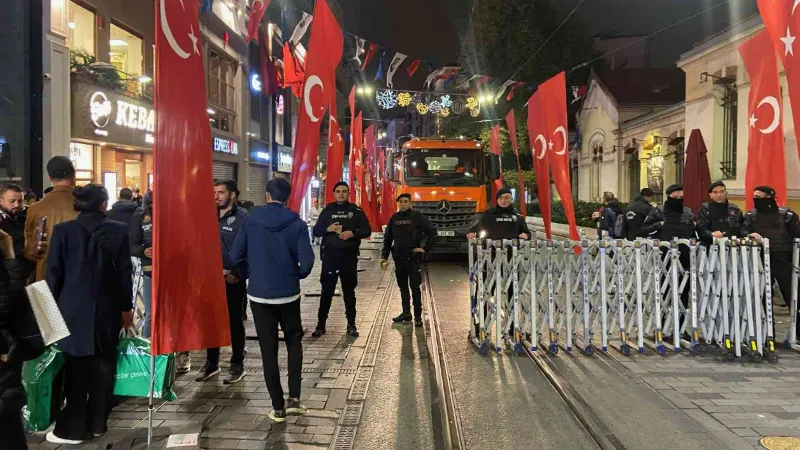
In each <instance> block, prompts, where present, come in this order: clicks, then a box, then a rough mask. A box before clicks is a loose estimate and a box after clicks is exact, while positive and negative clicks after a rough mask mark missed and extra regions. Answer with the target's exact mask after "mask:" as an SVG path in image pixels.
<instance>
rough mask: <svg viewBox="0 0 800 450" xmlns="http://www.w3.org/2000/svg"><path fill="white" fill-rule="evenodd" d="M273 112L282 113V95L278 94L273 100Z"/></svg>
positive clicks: (280, 114)
mask: <svg viewBox="0 0 800 450" xmlns="http://www.w3.org/2000/svg"><path fill="white" fill-rule="evenodd" d="M275 112H276V113H277V114H278V115H279V116H282V115H283V95H279V96H278V99H277V100H275Z"/></svg>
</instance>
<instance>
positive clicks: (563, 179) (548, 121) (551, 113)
mask: <svg viewBox="0 0 800 450" xmlns="http://www.w3.org/2000/svg"><path fill="white" fill-rule="evenodd" d="M533 95H534V96H536V95H538V96H540V97H541V98H542V106H543V110H542V111H543V115H544V126H545V128H544V130H545V131H546V132H548V134H547V135H545V137H546V138H547V139H548V141H547V149H548V150H547V152H548V155H547V156H548V158H549V160H550V169H551V170H552V171H553V182H554V183H555V185H556V191H558V196H559V197H561V204H562V205H563V206H564V213H565V214H566V216H567V221H568V222H569V236H570V239H572V240H575V241H577V240H578V238H579V237H578V227H577V224H576V223H575V207H574V205H573V203H572V186H571V185H570V181H569V152H568V151H567V147H568V146H569V141H568V139H567V81H566V77H565V76H564V72H561V73H559V74H558V75H556V76H554V77H553V78H550V79H549V80H547V81H545V82H544V83H542V85H541V86H539V90H538V91H536V93H535V94H533Z"/></svg>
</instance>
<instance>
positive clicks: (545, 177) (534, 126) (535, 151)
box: [528, 93, 553, 239]
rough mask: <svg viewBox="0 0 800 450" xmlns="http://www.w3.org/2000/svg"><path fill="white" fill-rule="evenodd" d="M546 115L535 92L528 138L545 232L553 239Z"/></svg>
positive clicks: (530, 103)
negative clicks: (543, 114) (543, 113)
mask: <svg viewBox="0 0 800 450" xmlns="http://www.w3.org/2000/svg"><path fill="white" fill-rule="evenodd" d="M546 134H548V133H547V132H546V131H545V126H544V116H542V98H541V97H540V96H538V95H536V94H535V93H534V94H533V95H532V96H531V98H530V99H528V139H529V140H530V146H531V156H532V157H533V171H534V173H535V174H536V190H537V197H538V199H539V210H540V211H541V213H542V221H543V222H544V232H545V235H546V236H547V239H552V237H553V234H552V232H551V226H550V223H551V216H550V167H549V164H548V160H549V158H548V157H547V139H545V137H544V136H545V135H546Z"/></svg>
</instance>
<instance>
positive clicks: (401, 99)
mask: <svg viewBox="0 0 800 450" xmlns="http://www.w3.org/2000/svg"><path fill="white" fill-rule="evenodd" d="M397 104H398V105H400V106H402V107H406V106H408V105H410V104H411V94H409V93H408V92H401V93H399V94H397Z"/></svg>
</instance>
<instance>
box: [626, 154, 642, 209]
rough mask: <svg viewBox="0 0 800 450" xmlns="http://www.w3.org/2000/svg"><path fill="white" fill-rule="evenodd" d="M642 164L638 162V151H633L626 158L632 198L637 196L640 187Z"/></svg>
mask: <svg viewBox="0 0 800 450" xmlns="http://www.w3.org/2000/svg"><path fill="white" fill-rule="evenodd" d="M641 172H642V165H641V163H640V162H639V152H638V151H634V152H633V153H631V155H630V159H628V180H629V181H630V185H629V189H630V197H631V199H634V198H636V197H638V196H639V191H640V190H641V189H642V179H641V176H642V174H641Z"/></svg>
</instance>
